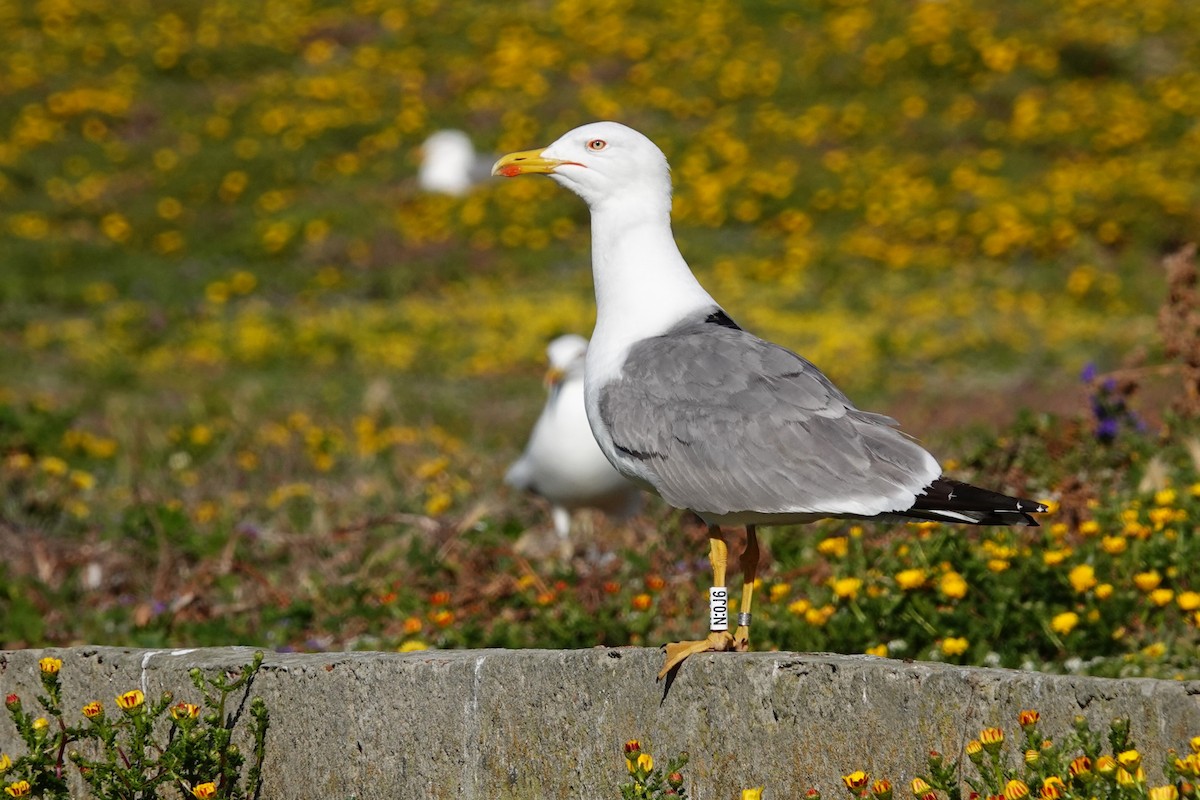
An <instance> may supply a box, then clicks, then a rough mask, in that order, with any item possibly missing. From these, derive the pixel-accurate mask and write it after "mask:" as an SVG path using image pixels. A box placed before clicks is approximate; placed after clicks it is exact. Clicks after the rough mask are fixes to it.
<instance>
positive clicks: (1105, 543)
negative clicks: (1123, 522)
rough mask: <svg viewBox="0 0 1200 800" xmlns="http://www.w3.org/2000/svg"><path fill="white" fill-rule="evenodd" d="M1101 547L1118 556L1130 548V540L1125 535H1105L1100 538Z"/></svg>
mask: <svg viewBox="0 0 1200 800" xmlns="http://www.w3.org/2000/svg"><path fill="white" fill-rule="evenodd" d="M1100 547H1101V548H1102V549H1103V550H1104V552H1106V553H1108V554H1109V555H1110V556H1116V555H1120V554H1121V553H1124V552H1125V551H1126V550H1127V549H1129V542H1127V541H1125V537H1124V536H1105V537H1104V538H1103V539H1101V540H1100Z"/></svg>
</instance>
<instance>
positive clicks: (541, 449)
mask: <svg viewBox="0 0 1200 800" xmlns="http://www.w3.org/2000/svg"><path fill="white" fill-rule="evenodd" d="M587 347H588V341H587V339H585V338H583V337H582V336H576V335H575V334H568V335H566V336H559V337H558V338H557V339H555V340H554V341H552V342H550V345H549V346H548V347H547V348H546V356H547V358H548V359H549V361H550V369H549V370H548V371H547V372H546V387H547V391H548V396H547V397H546V405H545V407H544V408H543V409H542V415H541V416H540V417H538V421H537V422H536V423H535V424H534V426H533V432H532V433H531V434H530V435H529V444H527V445H526V446H525V452H524V453H522V454H521V457H520V458H518V459H517V460H516V461H515V462H513V465H512V466H511V467H509V468H508V472H507V473H506V474H505V476H504V482H505V483H507V484H508V485H509V486H512V487H514V488H516V489H521V490H523V491H527V492H532V493H533V494H537V495H540V496H542V497H544V498H546V499H547V500H548V501H550V506H551V509H552V512H551V513H552V515H553V518H554V529H555V530H556V531H557V532H558V535H559V537H560V545H562V549H563V550H564V551H567V550H569V546H570V542H569V539H568V537H569V535H570V532H571V512H572V511H574V510H575V509H578V508H596V509H599V510H601V511H603V512H605V513H607V514H610V515H612V516H614V517H616V518H618V519H624V518H627V517H630V516H632V515H634V514H636V513H637V511H638V509H639V508H640V507H641V503H642V492H641V490H639V489H638V488H636V487H635V486H634V485H633V484H632V483H630V482H629V481H628V480H627V479H626V478H625V477H624V476H622V475H621V473H619V472H617V471H616V469H614V468H613V466H612V464H610V463H609V462H608V459H607V458H605V457H604V453H602V452H601V451H600V446H599V445H598V444H596V437H595V436H593V435H592V428H591V426H590V425H589V424H588V420H587V411H586V409H585V408H584V402H583V367H584V362H585V361H586V357H587Z"/></svg>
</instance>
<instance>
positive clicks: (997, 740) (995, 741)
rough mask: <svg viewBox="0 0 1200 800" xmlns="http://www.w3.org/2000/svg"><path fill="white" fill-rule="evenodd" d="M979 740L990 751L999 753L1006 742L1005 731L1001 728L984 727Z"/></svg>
mask: <svg viewBox="0 0 1200 800" xmlns="http://www.w3.org/2000/svg"><path fill="white" fill-rule="evenodd" d="M979 741H980V743H981V744H982V745H983V749H984V750H987V751H988V752H989V753H997V752H999V751H1000V747H1001V746H1002V745H1003V744H1004V731H1002V730H1000V729H999V728H984V729H983V730H981V731H980V732H979Z"/></svg>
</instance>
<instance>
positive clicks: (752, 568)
mask: <svg viewBox="0 0 1200 800" xmlns="http://www.w3.org/2000/svg"><path fill="white" fill-rule="evenodd" d="M741 565H742V610H741V612H740V613H739V614H738V626H737V630H736V631H734V633H733V648H734V649H735V650H737V651H738V652H742V653H744V652H746V651H747V650H749V649H750V601H751V600H752V599H753V597H754V579H755V578H756V577H758V532H757V531H756V530H755V529H754V526H753V525H747V526H746V549H745V550H743V551H742V559H741Z"/></svg>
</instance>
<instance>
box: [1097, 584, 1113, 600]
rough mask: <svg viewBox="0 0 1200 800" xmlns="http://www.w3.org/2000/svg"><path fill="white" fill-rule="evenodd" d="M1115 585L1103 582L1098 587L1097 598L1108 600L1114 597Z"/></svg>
mask: <svg viewBox="0 0 1200 800" xmlns="http://www.w3.org/2000/svg"><path fill="white" fill-rule="evenodd" d="M1112 593H1113V585H1112V584H1111V583H1102V584H1100V585H1099V586H1097V587H1096V599H1097V600H1107V599H1108V598H1110V597H1112Z"/></svg>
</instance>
